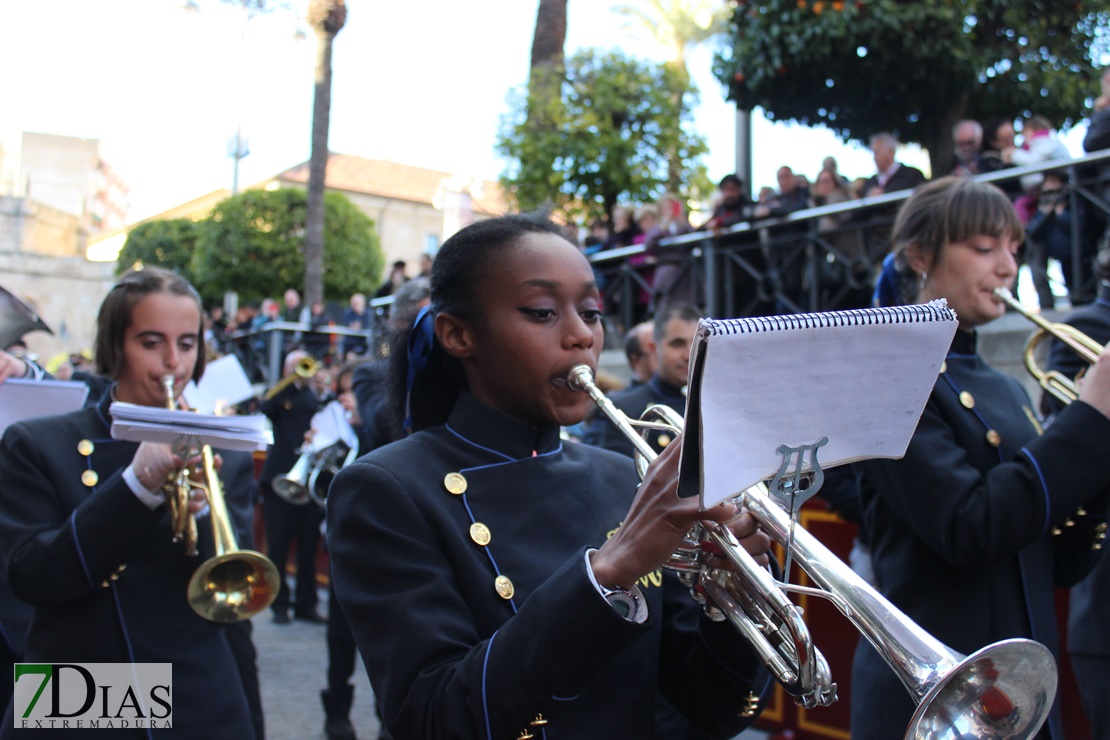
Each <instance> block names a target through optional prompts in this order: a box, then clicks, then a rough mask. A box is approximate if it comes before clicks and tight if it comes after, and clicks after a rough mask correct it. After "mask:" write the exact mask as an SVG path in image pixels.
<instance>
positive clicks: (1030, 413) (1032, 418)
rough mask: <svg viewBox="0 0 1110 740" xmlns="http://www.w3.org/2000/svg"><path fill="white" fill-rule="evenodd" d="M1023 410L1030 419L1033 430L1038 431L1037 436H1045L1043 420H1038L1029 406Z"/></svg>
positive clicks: (1023, 407)
mask: <svg viewBox="0 0 1110 740" xmlns="http://www.w3.org/2000/svg"><path fill="white" fill-rule="evenodd" d="M1021 409H1022V411H1024V412H1025V415H1026V416H1028V417H1029V423H1030V424H1032V425H1033V428H1034V429H1036V430H1037V436H1040V435H1042V434H1044V427H1043V426H1041V420H1040V419H1038V418H1037V415H1036V414H1034V413H1033V409H1031V408H1029V407H1028V406H1022V407H1021Z"/></svg>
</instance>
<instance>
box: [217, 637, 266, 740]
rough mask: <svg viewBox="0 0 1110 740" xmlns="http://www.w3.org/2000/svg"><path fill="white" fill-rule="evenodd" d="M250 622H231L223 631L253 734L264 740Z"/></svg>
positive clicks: (256, 656) (256, 657) (255, 651)
mask: <svg viewBox="0 0 1110 740" xmlns="http://www.w3.org/2000/svg"><path fill="white" fill-rule="evenodd" d="M252 631H253V628H252V627H251V622H250V620H249V619H244V620H242V621H241V622H231V623H230V624H228V625H227V630H226V632H225V634H226V636H227V644H228V645H229V646H230V647H231V652H232V654H233V655H234V656H235V665H236V666H237V667H238V668H239V677H240V678H241V679H242V681H243V692H244V693H245V694H246V695H247V704H248V705H249V706H250V710H251V724H253V725H254V736H255V738H256V739H257V740H266V723H265V719H264V718H263V714H262V692H261V691H260V690H259V687H258V651H257V650H255V648H254V640H252V639H251V632H252Z"/></svg>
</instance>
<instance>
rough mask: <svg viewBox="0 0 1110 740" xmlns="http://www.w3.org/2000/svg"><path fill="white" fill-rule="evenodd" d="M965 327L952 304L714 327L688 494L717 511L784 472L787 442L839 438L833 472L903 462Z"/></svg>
mask: <svg viewBox="0 0 1110 740" xmlns="http://www.w3.org/2000/svg"><path fill="white" fill-rule="evenodd" d="M956 325H957V324H956V315H955V313H954V312H953V311H952V310H951V309H949V308H948V307H947V305H946V304H945V302H944V301H942V300H941V301H933V302H931V303H929V304H926V305H914V306H898V307H893V308H873V309H860V310H854V311H833V312H828V313H817V314H796V315H793V316H768V317H757V318H747V319H726V320H712V319H704V320H702V321H701V322H700V324H699V326H698V333H697V337H696V338H695V341H694V345H693V347H692V348H691V355H690V381H689V386H688V400H687V403H686V434H685V441H684V443H683V451H682V470H683V474H682V484H681V492H682V495H684V496H693V495H700V496H701V502H702V507H703V508H708V507H710V506H714V505H716V504H717V503H719V502H721V501H724V500H726V499H728V498H731V497H732V496H735V495H736V494H738V493H740V492H742V491H744V490H747V489H748V488H750V487H751V486H752V485H754V484H756V483H758V482H760V481H762V480H766V479H768V478H770V477H771V476H773V475H774V474H775V473H776V472H777V471H778V469H779V466H780V465H781V463H782V455H780V454H779V452H778V448H779V446H780V445H788V446H791V447H797V446H801V445H811V444H813V443H814V442H816V441H817V440H819V439H820V438H821V437H828V438H829V441H828V443H827V444H826V445H825V446H823V447H821V449H820V459H819V462H820V464H821V466H822V467H824V468H829V467H833V466H834V465H840V464H844V463H849V462H854V461H856V460H865V459H869V458H876V457H885V458H898V457H901V456H902V455H904V454H905V453H906V447H907V446H908V445H909V441H910V437H912V436H913V431H914V429H915V428H916V427H917V421H918V419H919V418H920V417H921V412H922V411H923V410H924V408H925V402H926V401H927V400H928V398H929V393H930V392H931V391H932V389H933V385H934V383H935V382H936V379H937V374H938V373H939V372H940V368H941V365H942V364H943V362H944V358H945V355H946V354H947V351H948V347H949V346H950V345H951V343H952V337H953V335H954V334H955V332H956ZM692 471H700V475H693V474H692Z"/></svg>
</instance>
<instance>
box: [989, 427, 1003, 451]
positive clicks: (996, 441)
mask: <svg viewBox="0 0 1110 740" xmlns="http://www.w3.org/2000/svg"><path fill="white" fill-rule="evenodd" d="M987 444H989V445H990V446H991V447H998V445H1000V444H1002V435H1001V434H999V433H998V432H997V431H996V430H994V429H988V430H987Z"/></svg>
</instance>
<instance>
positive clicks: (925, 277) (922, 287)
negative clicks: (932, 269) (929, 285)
mask: <svg viewBox="0 0 1110 740" xmlns="http://www.w3.org/2000/svg"><path fill="white" fill-rule="evenodd" d="M928 281H929V273H927V272H925V271H924V270H923V271H922V272H921V281H920V282H919V283H918V284H917V292H919V293H920V292H921V291H923V290H925V283H926V282H928Z"/></svg>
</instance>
